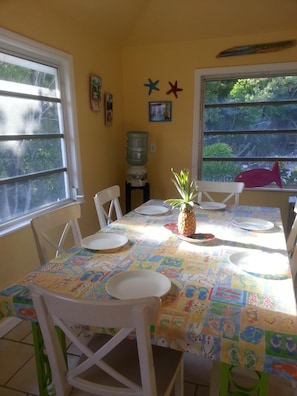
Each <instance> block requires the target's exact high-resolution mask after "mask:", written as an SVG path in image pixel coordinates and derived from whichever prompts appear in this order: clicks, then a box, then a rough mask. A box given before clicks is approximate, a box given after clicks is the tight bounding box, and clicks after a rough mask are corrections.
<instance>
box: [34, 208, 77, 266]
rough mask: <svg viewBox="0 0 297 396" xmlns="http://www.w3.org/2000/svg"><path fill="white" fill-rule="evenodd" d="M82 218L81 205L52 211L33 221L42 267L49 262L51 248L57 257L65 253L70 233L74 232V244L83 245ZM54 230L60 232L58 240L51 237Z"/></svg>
mask: <svg viewBox="0 0 297 396" xmlns="http://www.w3.org/2000/svg"><path fill="white" fill-rule="evenodd" d="M80 216H81V207H80V204H73V205H69V206H66V207H62V208H59V209H55V210H52V211H51V212H48V213H45V214H42V215H40V216H37V217H35V218H33V219H32V220H31V227H32V231H33V235H34V240H35V244H36V248H37V252H38V256H39V261H40V264H41V265H42V264H44V263H46V262H48V261H49V256H48V250H49V247H50V248H52V250H53V251H54V256H55V257H57V256H58V255H59V254H61V253H63V252H64V251H65V250H64V245H65V241H66V238H67V237H68V235H69V234H70V232H72V236H73V240H74V243H75V244H76V245H78V244H80V243H81V241H82V236H81V232H80V228H79V225H78V219H79V218H80ZM61 227H64V228H63V230H62V232H61V231H60V228H61ZM53 230H56V233H58V232H59V235H58V237H57V238H54V237H53V235H52V234H51V235H49V234H50V232H51V231H53ZM54 233H55V232H54ZM55 239H57V240H58V242H56V241H55ZM50 258H51V257H50Z"/></svg>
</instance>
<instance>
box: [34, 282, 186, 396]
mask: <svg viewBox="0 0 297 396" xmlns="http://www.w3.org/2000/svg"><path fill="white" fill-rule="evenodd" d="M29 289H30V292H31V296H32V299H33V303H34V307H35V310H36V312H37V317H38V321H39V325H40V328H41V332H42V335H43V338H44V342H45V347H46V351H47V355H48V358H49V362H50V366H51V371H52V378H53V383H54V384H55V389H56V394H57V395H59V396H69V395H77V393H75V392H72V391H73V388H75V389H80V390H82V391H84V392H88V393H87V394H94V395H110V396H112V395H113V396H120V395H122V396H123V395H126V396H132V395H133V396H157V395H158V396H161V395H163V396H170V395H171V394H172V393H171V391H172V390H173V389H174V391H175V395H176V396H182V395H183V352H181V351H176V350H173V349H170V348H164V347H158V346H152V344H151V339H150V325H152V324H153V323H155V321H156V320H157V318H158V314H159V310H160V304H161V300H160V299H159V298H158V297H149V298H143V299H134V300H108V301H95V300H83V299H77V298H70V297H67V296H64V295H61V294H57V293H53V292H50V291H49V290H45V289H43V288H41V287H40V286H38V285H36V284H34V283H30V284H29ZM73 323H80V324H81V325H86V326H90V327H91V328H105V329H106V328H112V329H117V333H116V334H115V335H114V336H108V335H107V334H99V333H98V334H96V333H95V334H94V336H93V338H92V339H91V341H90V342H89V343H88V344H87V345H86V343H84V342H83V341H82V339H81V338H80V337H79V335H77V332H75V331H74V330H73V326H72V324H73ZM55 326H58V327H59V328H60V329H61V330H62V331H63V332H64V333H65V335H66V337H68V339H69V340H70V341H71V342H72V343H73V344H74V345H75V346H76V347H77V348H78V349H79V350H80V351H81V353H82V356H83V358H82V359H81V360H80V361H79V362H78V364H77V365H76V366H75V367H73V368H67V365H66V362H65V359H64V355H63V350H62V348H61V345H60V343H59V339H58V336H57V332H56V327H55ZM131 333H133V334H134V335H133V339H128V338H127V337H129V335H130V336H131ZM135 338H136V340H135ZM79 395H85V393H81V392H80V393H79Z"/></svg>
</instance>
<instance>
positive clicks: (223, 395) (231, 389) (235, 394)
mask: <svg viewBox="0 0 297 396" xmlns="http://www.w3.org/2000/svg"><path fill="white" fill-rule="evenodd" d="M235 368H236V367H234V366H231V365H228V364H226V363H221V367H220V393H219V395H220V396H254V395H255V396H267V395H268V387H269V374H267V373H261V372H259V371H254V373H255V374H256V377H257V378H256V384H255V385H253V386H249V387H246V386H242V385H239V384H238V383H237V382H236V381H235V379H234V378H233V376H232V370H233V369H235Z"/></svg>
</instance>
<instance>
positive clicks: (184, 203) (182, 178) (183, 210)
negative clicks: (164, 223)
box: [165, 168, 197, 236]
mask: <svg viewBox="0 0 297 396" xmlns="http://www.w3.org/2000/svg"><path fill="white" fill-rule="evenodd" d="M171 173H172V174H173V176H174V179H172V181H173V183H174V185H175V187H176V189H177V191H178V192H179V194H180V196H181V198H172V199H166V201H165V202H168V203H170V205H171V206H172V207H173V208H178V209H179V210H180V212H179V215H178V232H179V233H180V234H181V235H184V236H190V235H193V234H195V231H196V217H195V214H194V211H193V208H194V200H195V198H196V196H197V191H196V187H195V184H194V181H190V171H189V170H188V169H183V170H181V171H180V173H177V172H175V170H174V169H173V168H171Z"/></svg>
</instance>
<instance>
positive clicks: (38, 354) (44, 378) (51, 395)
mask: <svg viewBox="0 0 297 396" xmlns="http://www.w3.org/2000/svg"><path fill="white" fill-rule="evenodd" d="M56 329H57V334H58V338H59V341H60V343H61V346H62V348H63V351H64V358H65V361H66V363H67V353H66V339H65V334H64V333H63V331H62V330H61V329H60V328H59V327H57V328H56ZM32 335H33V344H34V352H35V362H36V369H37V380H38V388H39V395H40V396H55V395H56V391H55V387H54V384H53V382H52V373H51V368H50V364H49V361H48V357H47V354H46V352H45V346H44V340H43V337H42V334H41V330H40V326H39V323H38V322H32Z"/></svg>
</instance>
